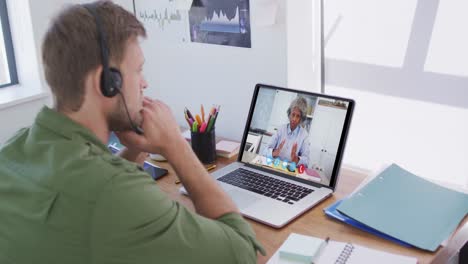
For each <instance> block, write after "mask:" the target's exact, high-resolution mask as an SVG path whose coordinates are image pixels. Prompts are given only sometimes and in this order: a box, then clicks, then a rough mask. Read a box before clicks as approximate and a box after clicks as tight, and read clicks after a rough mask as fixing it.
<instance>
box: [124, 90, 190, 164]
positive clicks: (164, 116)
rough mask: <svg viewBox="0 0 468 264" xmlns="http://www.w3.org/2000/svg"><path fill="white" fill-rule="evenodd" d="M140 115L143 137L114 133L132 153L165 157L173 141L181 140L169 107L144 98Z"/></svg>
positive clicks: (134, 134)
mask: <svg viewBox="0 0 468 264" xmlns="http://www.w3.org/2000/svg"><path fill="white" fill-rule="evenodd" d="M142 115H143V123H142V128H143V130H144V131H145V132H144V134H143V135H138V134H136V133H135V132H133V131H126V132H119V133H116V134H117V135H118V137H119V139H120V140H121V142H122V144H124V145H125V146H127V147H130V148H131V149H132V151H133V150H138V151H140V152H148V153H159V154H162V155H163V156H166V152H167V151H168V149H170V147H171V145H172V144H173V143H174V142H175V141H178V140H183V137H182V135H181V133H180V130H179V125H178V124H177V122H176V120H175V118H174V116H173V114H172V112H171V110H170V109H169V107H168V106H167V105H166V104H164V103H163V102H161V101H159V100H152V99H150V98H148V97H145V99H144V101H143V109H142Z"/></svg>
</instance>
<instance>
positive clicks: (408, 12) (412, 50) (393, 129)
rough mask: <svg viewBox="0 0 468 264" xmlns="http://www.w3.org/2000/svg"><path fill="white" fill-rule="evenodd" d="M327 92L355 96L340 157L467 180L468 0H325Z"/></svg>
mask: <svg viewBox="0 0 468 264" xmlns="http://www.w3.org/2000/svg"><path fill="white" fill-rule="evenodd" d="M324 9H325V14H324V15H325V32H324V34H325V42H326V44H325V56H326V69H325V74H326V87H325V88H326V92H327V93H331V94H338V95H341V96H347V97H351V98H354V99H355V100H356V102H357V104H356V111H355V115H354V120H353V123H352V126H351V132H350V136H349V140H348V145H347V149H346V154H345V159H344V163H345V164H347V165H352V166H356V167H359V168H364V169H375V168H377V167H379V166H380V165H381V164H383V163H389V162H397V163H398V164H400V165H402V166H403V167H405V168H407V169H409V170H411V171H412V172H414V173H416V174H419V175H421V176H424V177H428V178H432V179H439V180H442V181H447V182H450V183H454V184H459V185H463V186H468V162H466V159H467V157H468V137H467V136H466V135H468V122H467V120H468V92H467V87H468V78H467V77H468V71H467V70H466V69H467V67H466V63H467V58H468V48H467V47H468V36H466V34H463V33H462V32H461V31H458V30H456V29H458V28H460V25H462V24H463V22H464V21H465V22H467V21H468V18H467V16H466V12H467V11H468V2H466V1H462V0H458V1H455V0H454V1H439V0H424V1H417V0H384V1H373V0H355V1H344V0H328V1H325V6H324Z"/></svg>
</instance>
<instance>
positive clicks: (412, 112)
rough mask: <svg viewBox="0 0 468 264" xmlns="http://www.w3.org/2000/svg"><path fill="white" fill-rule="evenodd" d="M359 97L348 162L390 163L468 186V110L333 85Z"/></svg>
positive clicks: (342, 92)
mask: <svg viewBox="0 0 468 264" xmlns="http://www.w3.org/2000/svg"><path fill="white" fill-rule="evenodd" d="M326 90H327V93H329V94H337V95H340V96H346V97H350V98H353V99H355V100H356V109H355V113H354V118H353V121H352V124H351V130H350V134H349V138H348V144H347V146H346V151H345V156H344V163H345V164H351V165H355V166H357V167H360V168H365V169H369V170H377V169H379V168H380V167H381V166H382V165H384V164H388V163H393V162H395V163H398V164H399V165H400V166H402V167H404V168H406V169H408V170H410V171H411V172H413V173H415V174H417V175H419V176H421V177H425V178H430V179H434V180H438V181H443V182H447V183H451V184H456V185H460V186H465V187H468V178H467V177H466V175H468V163H467V162H466V157H468V141H467V140H465V138H466V135H468V123H467V122H466V117H467V116H468V109H462V108H456V107H448V106H444V105H439V104H434V103H426V102H420V101H415V100H408V99H402V98H397V97H392V96H386V95H378V94H373V93H369V92H362V91H356V90H352V89H347V88H342V87H334V86H327V87H326Z"/></svg>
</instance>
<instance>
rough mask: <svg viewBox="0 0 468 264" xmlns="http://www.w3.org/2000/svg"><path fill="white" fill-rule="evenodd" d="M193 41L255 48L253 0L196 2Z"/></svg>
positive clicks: (192, 12)
mask: <svg viewBox="0 0 468 264" xmlns="http://www.w3.org/2000/svg"><path fill="white" fill-rule="evenodd" d="M189 23H190V40H191V41H192V42H198V43H206V44H216V45H225V46H233V47H242V48H251V46H252V45H251V31H250V4H249V0H193V2H192V5H191V7H190V10H189Z"/></svg>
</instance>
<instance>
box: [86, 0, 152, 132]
mask: <svg viewBox="0 0 468 264" xmlns="http://www.w3.org/2000/svg"><path fill="white" fill-rule="evenodd" d="M96 5H97V4H95V3H94V4H83V5H82V6H83V7H84V8H86V9H87V10H88V12H89V13H90V14H91V15H92V16H93V17H94V20H95V21H96V29H97V34H98V41H99V48H100V51H101V59H102V75H101V91H102V94H103V95H104V96H105V97H114V96H116V95H117V94H120V96H121V97H122V100H123V103H124V107H125V112H127V117H128V121H129V122H130V126H131V127H132V129H133V131H135V133H137V134H139V135H142V134H143V129H142V128H141V127H139V126H137V125H136V124H135V123H134V122H133V120H132V118H131V117H130V113H129V111H128V108H127V102H126V101H125V96H124V95H123V94H122V91H121V89H122V84H123V81H122V74H121V73H120V71H119V70H118V69H116V68H111V67H109V50H108V48H107V43H106V35H105V31H104V30H103V28H102V24H101V18H100V17H99V15H98V13H97V7H96Z"/></svg>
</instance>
